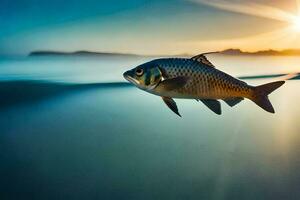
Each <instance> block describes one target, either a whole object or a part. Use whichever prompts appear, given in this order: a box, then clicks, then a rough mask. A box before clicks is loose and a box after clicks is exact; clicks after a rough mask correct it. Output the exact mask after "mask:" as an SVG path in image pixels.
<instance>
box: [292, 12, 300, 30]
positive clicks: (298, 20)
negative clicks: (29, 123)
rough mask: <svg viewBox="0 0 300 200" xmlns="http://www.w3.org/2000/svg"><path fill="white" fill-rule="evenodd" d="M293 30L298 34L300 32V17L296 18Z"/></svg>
mask: <svg viewBox="0 0 300 200" xmlns="http://www.w3.org/2000/svg"><path fill="white" fill-rule="evenodd" d="M293 28H294V30H295V31H296V32H300V16H296V17H295V19H294V20H293Z"/></svg>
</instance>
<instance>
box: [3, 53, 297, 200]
mask: <svg viewBox="0 0 300 200" xmlns="http://www.w3.org/2000/svg"><path fill="white" fill-rule="evenodd" d="M209 58H210V60H211V62H212V63H214V64H215V65H216V66H217V68H218V69H220V70H222V71H225V72H227V73H229V74H231V75H233V76H235V77H244V76H251V77H252V78H249V79H247V80H246V79H245V81H246V82H248V83H250V84H253V85H259V84H262V83H267V82H271V81H275V80H280V79H282V77H278V76H273V75H276V74H291V73H292V74H293V73H299V71H300V64H299V63H300V57H293V56H284V57H283V56H282V57H280V56H278V57H274V56H259V57H256V56H223V55H209ZM149 59H153V58H151V57H126V56H106V57H105V56H101V57H96V56H90V57H89V56H77V57H76V56H65V57H64V56H41V57H38V56H37V57H2V58H0V177H1V178H0V186H1V187H0V199H1V200H2V199H3V200H4V199H144V200H146V199H164V200H165V199H197V200H198V199H230V200H232V199H249V200H253V199H256V200H258V199H299V198H300V190H299V185H300V171H299V169H300V156H299V155H300V106H299V100H300V91H299V86H300V82H299V80H297V78H295V79H294V80H288V81H287V82H286V84H284V85H283V86H282V87H281V88H279V89H278V90H276V91H275V92H274V93H272V94H271V95H270V100H271V102H272V104H273V106H274V108H275V112H276V113H275V114H270V113H267V112H265V111H264V110H262V109H261V108H260V107H258V106H256V105H255V104H254V103H253V102H251V101H250V100H244V101H242V102H241V103H240V104H238V105H237V106H235V107H233V108H231V107H229V106H227V105H226V104H225V103H224V102H222V115H221V116H219V115H216V114H214V113H213V112H211V111H210V110H209V109H208V108H207V107H205V106H204V104H201V103H200V102H197V101H195V100H184V99H178V100H176V102H177V105H178V108H179V111H180V113H181V114H182V116H183V117H182V118H180V117H178V116H177V115H175V114H174V113H173V112H172V111H171V110H169V109H168V108H167V107H166V105H164V103H163V101H162V100H161V98H160V97H158V96H154V95H151V94H148V93H146V92H144V91H141V90H139V89H137V88H135V87H133V86H131V85H130V84H128V83H127V82H126V80H124V78H123V76H122V74H123V72H124V71H126V70H128V69H131V68H133V67H135V66H137V65H138V64H141V63H143V62H146V61H148V60H149ZM259 77H260V78H259ZM261 77H269V78H261Z"/></svg>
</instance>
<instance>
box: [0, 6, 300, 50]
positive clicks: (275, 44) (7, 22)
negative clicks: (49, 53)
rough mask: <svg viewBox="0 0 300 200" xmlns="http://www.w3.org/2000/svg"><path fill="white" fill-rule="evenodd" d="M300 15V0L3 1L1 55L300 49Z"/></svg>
mask: <svg viewBox="0 0 300 200" xmlns="http://www.w3.org/2000/svg"><path fill="white" fill-rule="evenodd" d="M299 5H300V3H299ZM297 16H300V12H298V1H297V0H285V1H282V0H273V1H271V0H255V1H246V0H163V1H162V0H65V1H61V0H14V1H11V0H1V4H0V55H26V54H28V53H29V52H31V51H35V50H57V51H76V50H89V51H101V52H121V53H135V54H147V55H158V54H182V53H188V54H194V53H199V52H206V51H216V50H222V49H227V48H240V49H242V50H245V51H257V50H263V49H271V48H272V49H279V50H280V49H285V48H297V47H298V46H300V17H299V18H298V17H297ZM298 19H299V20H298ZM298 21H299V24H298ZM298 25H299V27H298ZM297 27H298V28H299V29H297Z"/></svg>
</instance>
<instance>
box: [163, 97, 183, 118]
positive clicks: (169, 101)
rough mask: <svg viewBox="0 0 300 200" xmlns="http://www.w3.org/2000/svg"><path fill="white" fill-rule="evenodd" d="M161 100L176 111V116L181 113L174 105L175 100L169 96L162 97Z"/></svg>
mask: <svg viewBox="0 0 300 200" xmlns="http://www.w3.org/2000/svg"><path fill="white" fill-rule="evenodd" d="M162 99H163V101H164V102H165V103H166V104H167V106H168V107H169V108H170V109H171V110H172V111H173V112H174V113H176V114H177V115H178V116H180V117H181V115H180V114H179V112H178V108H177V105H176V102H175V101H174V100H173V99H172V98H170V97H162Z"/></svg>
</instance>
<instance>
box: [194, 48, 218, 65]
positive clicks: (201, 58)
mask: <svg viewBox="0 0 300 200" xmlns="http://www.w3.org/2000/svg"><path fill="white" fill-rule="evenodd" d="M212 53H219V52H218V51H215V52H207V53H202V54H199V55H197V56H194V57H192V58H191V59H192V60H194V61H197V62H199V63H202V64H205V65H207V66H210V67H215V66H214V65H213V64H212V63H211V62H210V61H209V60H208V59H207V58H206V56H205V55H206V54H212Z"/></svg>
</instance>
